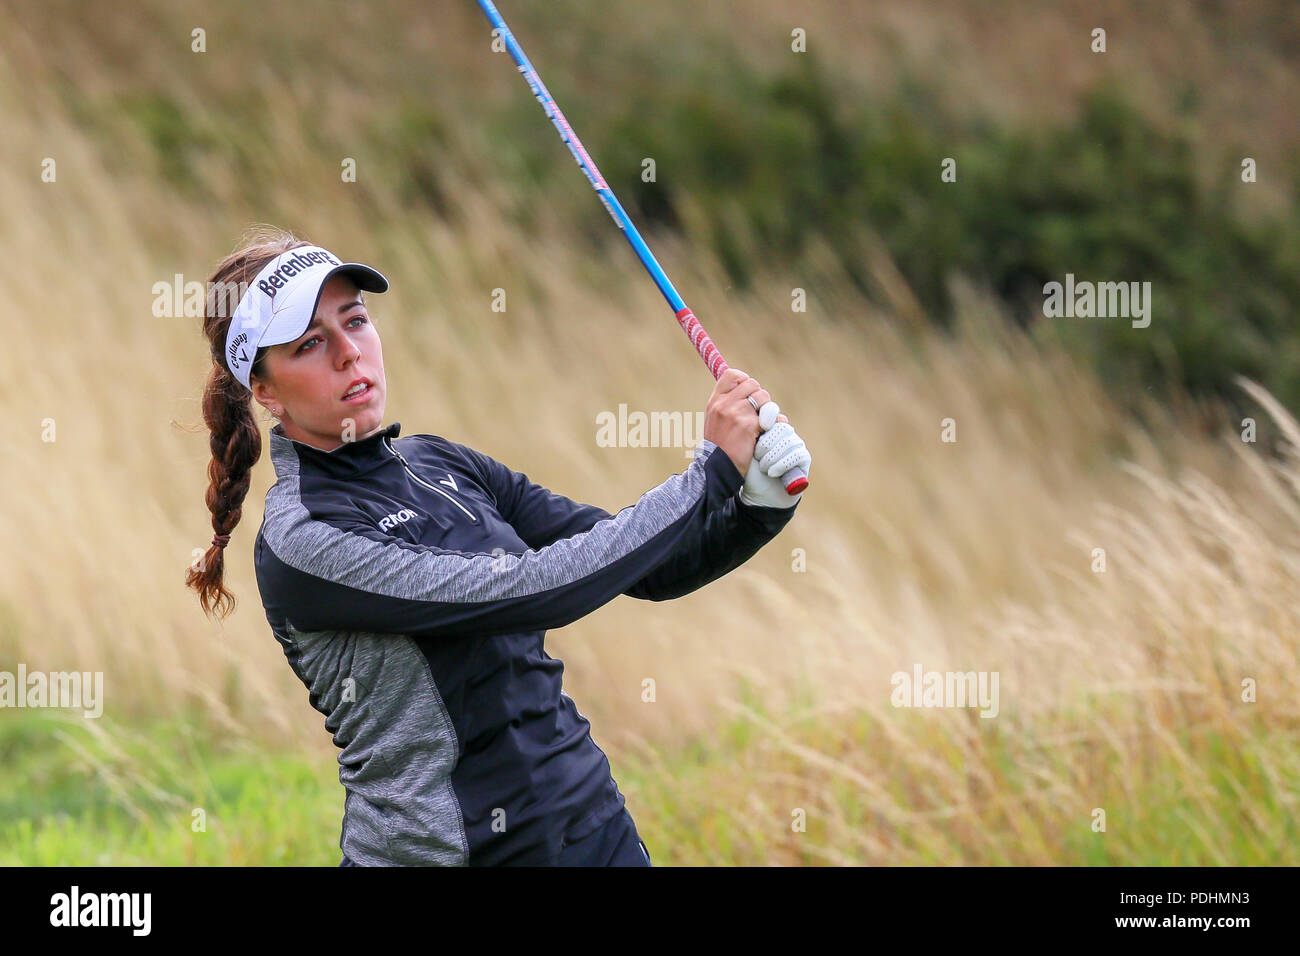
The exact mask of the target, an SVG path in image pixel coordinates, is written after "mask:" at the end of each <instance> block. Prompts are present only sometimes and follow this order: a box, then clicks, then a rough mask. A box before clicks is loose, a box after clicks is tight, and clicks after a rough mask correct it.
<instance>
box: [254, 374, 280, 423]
mask: <svg viewBox="0 0 1300 956" xmlns="http://www.w3.org/2000/svg"><path fill="white" fill-rule="evenodd" d="M248 384H249V385H251V386H252V391H253V398H254V399H255V400H256V401H257V403H258V404H259V405H261V406H262V407H263V408H265V409H266V410H267V411H269V412H270V413H271V414H272V415H274V416H275V417H276V418H279V417H280V416H281V415H283V414H284V409H283V408H281V407H280V403H279V402H278V401H276V398H275V386H274V385H271V384H270V383H268V382H263V381H260V380H259V379H258V378H257V376H256V375H249V377H248Z"/></svg>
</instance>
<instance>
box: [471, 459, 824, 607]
mask: <svg viewBox="0 0 1300 956" xmlns="http://www.w3.org/2000/svg"><path fill="white" fill-rule="evenodd" d="M471 454H472V455H473V456H475V457H476V460H477V461H478V463H479V466H480V468H481V469H482V473H483V474H484V476H485V478H486V480H487V481H488V483H489V484H490V486H491V487H492V488H493V489H494V491H495V494H496V495H497V507H498V510H499V511H500V513H501V516H502V517H503V518H505V519H506V520H507V521H508V522H509V523H510V524H511V525H512V526H513V527H514V529H515V533H516V534H518V535H519V537H520V538H522V539H523V540H524V541H525V542H526V543H527V544H528V546H529V547H532V548H540V547H545V546H546V545H548V544H551V543H552V542H554V541H557V540H561V539H563V538H566V537H569V536H570V535H574V534H579V533H581V532H583V531H586V530H587V529H589V528H591V527H592V526H593V525H594V524H595V523H596V522H598V521H603V520H605V519H606V518H609V517H610V515H609V512H607V511H604V510H603V509H601V508H598V507H596V506H595V505H588V504H582V503H580V502H576V501H573V500H572V499H570V498H566V497H564V496H563V495H558V494H555V493H554V492H552V491H548V490H547V489H546V488H543V487H542V486H541V485H538V484H537V483H536V482H533V481H531V480H530V479H529V478H528V476H527V475H525V474H522V473H520V472H517V471H512V470H511V469H510V468H508V467H506V466H505V465H503V464H501V463H500V462H498V461H496V460H494V459H492V458H490V457H488V456H487V455H484V454H483V453H482V452H475V451H472V450H471ZM701 455H710V456H712V457H716V458H721V459H722V460H723V462H725V470H726V471H727V472H728V477H729V479H730V481H731V483H732V484H734V485H735V486H736V488H737V490H739V487H740V485H741V484H743V483H744V476H742V475H741V474H740V473H739V472H738V471H737V470H736V466H735V464H734V463H733V462H732V461H731V459H730V458H728V457H727V455H726V453H725V452H723V451H722V450H721V449H720V448H718V447H717V446H716V445H715V444H714V443H713V442H710V441H707V440H706V441H702V442H701V443H700V446H699V447H698V448H697V450H696V457H697V458H698V457H700V456H701ZM797 507H798V505H797V504H796V505H793V506H791V507H789V508H764V507H756V506H752V505H747V504H745V503H744V502H743V501H741V500H740V496H739V494H732V495H731V496H730V497H728V498H727V499H726V500H725V501H723V502H722V504H721V506H720V507H718V508H716V509H712V510H710V511H709V513H708V514H707V515H706V516H705V519H704V523H703V526H702V527H701V528H700V529H699V531H698V533H697V534H696V535H694V536H693V537H689V538H685V537H684V538H682V539H681V540H680V542H679V545H678V546H677V547H676V548H674V549H673V551H672V552H671V553H669V554H668V555H667V556H666V557H665V558H664V559H663V561H661V562H660V563H659V565H657V566H656V567H655V568H653V569H652V570H650V571H649V572H648V573H647V574H645V575H644V576H643V577H642V578H641V579H640V580H638V581H637V582H636V583H634V584H633V585H632V586H631V587H629V588H628V589H627V590H625V591H624V592H623V593H624V594H627V595H629V596H630V597H635V598H641V599H643V600H648V601H667V600H671V599H673V598H679V597H682V596H684V595H687V594H690V593H691V592H692V591H696V590H698V589H699V588H702V587H703V586H704V585H706V584H708V583H710V582H712V581H716V580H717V579H718V578H720V577H722V576H723V575H724V574H727V573H728V572H730V571H733V570H735V569H736V568H738V567H740V565H742V564H744V563H745V562H746V561H748V560H749V559H750V558H751V557H753V556H754V555H755V554H756V553H757V552H758V550H759V548H761V547H762V546H763V545H765V544H767V542H769V541H771V540H772V539H773V538H775V537H776V536H777V534H779V533H780V531H781V529H782V528H784V527H785V526H786V525H787V524H789V523H790V520H791V519H792V518H793V517H794V512H795V509H796V508H797Z"/></svg>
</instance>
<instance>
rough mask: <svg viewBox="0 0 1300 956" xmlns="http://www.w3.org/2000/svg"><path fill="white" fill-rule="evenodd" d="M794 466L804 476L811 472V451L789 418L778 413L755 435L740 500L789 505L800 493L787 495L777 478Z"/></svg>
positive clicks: (758, 504) (764, 505)
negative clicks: (756, 440) (769, 426)
mask: <svg viewBox="0 0 1300 956" xmlns="http://www.w3.org/2000/svg"><path fill="white" fill-rule="evenodd" d="M795 466H798V467H800V468H802V469H803V471H804V474H805V475H811V474H812V453H811V452H809V451H808V446H807V445H805V444H804V440H803V439H802V438H800V437H799V434H798V433H797V432H796V431H795V430H794V426H793V425H791V424H790V422H789V420H788V419H787V418H786V417H785V416H784V415H778V416H777V420H776V422H775V423H774V424H773V425H772V427H771V428H769V429H768V430H767V431H765V432H763V434H762V435H760V436H759V438H758V444H757V446H756V447H755V448H754V460H753V461H751V462H750V463H749V470H748V471H747V472H745V483H744V485H742V486H741V489H740V500H741V501H743V502H744V503H745V504H747V505H752V506H754V507H759V508H793V507H794V506H795V505H796V504H798V503H799V499H800V498H802V497H803V492H802V491H800V492H798V493H797V494H793V495H791V494H789V493H788V492H787V491H786V490H785V483H784V482H783V481H782V480H781V477H782V475H784V474H785V473H786V472H787V471H789V470H790V469H791V468H794V467H795Z"/></svg>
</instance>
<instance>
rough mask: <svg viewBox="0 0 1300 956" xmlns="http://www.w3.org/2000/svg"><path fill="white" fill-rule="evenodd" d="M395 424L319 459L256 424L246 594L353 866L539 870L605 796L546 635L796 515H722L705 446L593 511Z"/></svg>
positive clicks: (732, 558) (736, 548)
mask: <svg viewBox="0 0 1300 956" xmlns="http://www.w3.org/2000/svg"><path fill="white" fill-rule="evenodd" d="M400 428H401V426H400V424H398V423H393V424H391V425H389V426H387V427H386V428H383V429H380V430H379V431H378V432H376V433H374V434H372V435H370V436H368V437H367V438H364V439H362V440H360V441H356V442H350V443H346V444H344V445H342V446H340V447H339V448H337V449H335V450H334V451H330V452H326V451H323V450H321V449H318V448H314V447H312V446H310V445H306V444H304V443H302V442H297V441H294V440H292V439H289V438H287V437H285V436H284V434H283V430H282V427H281V426H280V425H276V426H275V427H274V428H273V429H272V430H271V459H272V462H273V465H274V467H275V472H276V475H277V481H276V483H275V484H274V485H273V486H272V487H271V488H270V490H269V491H268V492H267V496H266V510H265V516H264V518H263V521H262V525H261V528H260V529H259V531H258V536H257V542H256V545H255V565H256V571H257V580H258V587H259V590H260V592H261V595H262V601H263V605H264V607H265V609H266V613H267V620H268V622H269V623H270V624H271V627H272V630H273V632H274V633H275V636H276V638H277V639H278V640H279V641H280V643H281V645H282V647H283V648H284V651H285V654H286V656H287V657H288V659H289V662H290V664H291V666H292V667H293V669H294V671H295V673H296V674H297V675H298V676H299V678H300V679H301V680H303V682H304V683H305V684H306V685H307V687H308V690H309V695H310V700H311V703H312V705H313V706H314V707H316V709H317V710H319V711H321V712H322V713H323V714H325V716H326V722H325V723H326V728H327V729H329V730H330V731H331V732H332V733H333V734H334V739H335V743H336V744H337V745H338V746H339V747H340V754H339V764H340V770H339V777H340V780H341V782H342V783H343V784H344V787H345V789H346V790H347V799H346V801H345V812H344V821H343V834H342V839H341V841H340V846H341V847H342V849H343V851H344V853H345V854H346V855H347V856H348V857H349V858H351V859H352V860H354V861H356V862H357V863H361V864H363V865H366V864H369V865H384V864H393V863H407V864H429V863H439V864H450V865H461V864H467V863H469V864H479V863H483V864H497V863H511V862H518V863H525V862H527V863H534V864H538V863H541V864H546V863H548V862H551V861H552V860H553V858H554V857H555V856H557V855H558V852H559V849H560V848H561V847H562V846H563V845H564V843H565V842H571V841H573V840H577V839H580V838H581V836H583V835H585V834H586V833H589V832H591V831H592V830H594V829H595V828H596V827H597V826H599V825H600V823H602V822H604V821H605V820H607V819H609V817H611V816H612V815H613V814H614V813H616V812H618V811H619V810H620V809H621V808H622V806H623V805H624V800H623V795H622V794H621V793H620V792H619V791H618V787H617V785H616V784H615V783H614V781H613V779H612V777H611V775H610V771H609V764H608V761H607V760H606V758H605V755H604V753H603V752H601V751H600V749H599V748H598V747H596V746H595V744H594V742H593V741H592V740H591V738H590V735H589V733H588V730H589V724H588V723H587V721H586V719H585V718H583V717H582V715H581V714H580V713H578V711H577V708H576V706H574V704H573V701H572V699H571V698H569V697H568V695H567V694H565V693H564V692H563V690H562V688H561V680H560V678H561V674H562V671H563V664H562V663H561V662H560V661H557V660H554V659H553V658H551V657H549V655H547V654H546V652H545V650H544V648H543V638H544V632H545V631H546V630H548V629H550V628H554V627H563V626H564V625H566V624H569V623H571V622H573V621H576V620H578V619H579V618H581V617H583V616H584V615H586V614H588V613H590V612H591V611H593V610H595V609H596V608H598V607H601V606H602V605H604V604H606V603H608V602H609V601H611V600H613V599H614V598H615V597H617V596H618V595H619V594H629V595H631V596H634V597H639V598H643V599H647V600H666V599H669V598H672V597H678V596H681V595H683V594H688V593H690V592H691V591H693V590H695V589H697V588H698V587H701V586H703V585H704V584H706V583H708V582H709V581H712V580H715V579H716V578H718V577H720V576H721V575H723V574H725V573H727V572H728V571H730V570H732V569H733V568H734V567H736V566H738V565H739V564H741V563H743V562H744V561H745V560H747V559H748V558H749V557H750V556H751V555H752V554H753V553H754V552H756V551H757V550H758V548H759V547H761V546H762V544H764V543H765V542H766V541H768V540H771V538H772V537H774V536H775V535H776V534H777V533H778V532H779V531H780V529H781V528H782V527H784V526H785V524H787V523H788V522H789V521H790V519H791V518H792V517H793V513H794V511H795V510H796V508H797V506H796V507H794V508H789V509H770V508H756V507H751V506H749V505H746V504H744V503H743V502H741V501H740V499H739V496H738V494H737V493H738V491H739V489H740V487H741V485H742V484H743V480H744V479H743V476H742V475H741V474H740V472H739V471H738V470H737V469H736V467H735V465H734V464H733V463H732V462H731V460H730V459H729V458H728V457H727V455H726V454H725V453H724V452H722V451H721V449H719V448H718V447H717V446H716V445H715V444H714V443H712V442H710V441H707V440H705V441H701V442H700V443H699V445H698V446H697V447H696V450H695V458H694V460H693V461H692V462H691V464H690V465H689V466H688V467H687V468H686V469H685V470H684V471H683V472H681V473H680V474H676V475H673V476H671V477H669V478H668V479H667V480H665V481H664V482H663V483H662V484H660V485H658V486H656V487H655V488H652V489H650V490H649V491H647V492H646V493H645V494H643V495H642V496H641V497H640V499H639V500H638V501H637V503H636V504H635V505H633V506H630V507H627V508H624V509H622V510H621V511H619V512H617V513H616V514H610V513H608V512H606V511H604V510H602V509H600V508H597V507H594V506H592V505H585V504H580V503H578V502H574V501H572V500H570V499H568V498H565V497H563V496H562V495H557V494H554V493H552V492H550V491H548V490H546V489H545V488H542V487H541V486H539V485H537V484H536V483H534V482H532V481H530V480H529V479H528V477H527V476H526V475H524V474H521V473H519V472H514V471H512V470H510V469H509V468H507V467H506V466H504V465H502V464H501V463H499V462H497V461H496V460H494V459H492V458H490V457H489V456H487V455H484V454H483V453H481V452H478V451H475V450H473V449H470V448H468V447H467V446H464V445H461V444H459V443H456V442H452V441H449V440H448V439H445V438H441V437H439V436H435V435H413V436H409V437H407V438H401V439H399V438H398V436H399V434H400Z"/></svg>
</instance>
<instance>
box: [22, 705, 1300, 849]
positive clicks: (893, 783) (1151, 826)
mask: <svg viewBox="0 0 1300 956" xmlns="http://www.w3.org/2000/svg"><path fill="white" fill-rule="evenodd" d="M742 696H746V695H743V694H742ZM746 706H749V707H751V708H752V710H751V713H752V715H753V716H749V715H743V714H742V715H740V716H737V717H736V718H735V719H733V720H731V721H729V722H727V723H726V724H725V726H723V727H721V728H720V730H719V732H718V733H717V734H714V735H711V736H710V737H708V738H698V739H693V740H690V741H687V742H684V743H683V744H682V746H681V747H680V748H678V749H676V750H674V751H672V752H651V753H649V754H646V755H643V756H636V755H631V754H621V755H615V756H613V765H614V776H615V778H616V779H617V780H618V781H619V785H620V787H621V788H622V790H623V791H624V793H625V794H627V797H628V805H629V808H630V809H631V811H632V813H633V816H634V817H635V819H636V821H637V827H638V830H639V831H640V834H641V836H642V838H643V839H644V840H645V841H646V844H647V845H648V846H649V847H650V850H651V856H652V858H653V860H654V862H655V864H656V865H693V866H718V865H723V866H726V865H746V866H763V865H771V864H780V865H826V864H837V863H849V864H876V865H880V864H885V865H892V864H908V865H918V864H919V865H925V864H941V865H951V864H983V865H1025V864H1030V865H1037V864H1064V865H1103V866H1104V865H1121V866H1196V865H1201V866H1204V865H1218V864H1223V863H1227V864H1232V865H1296V864H1297V863H1300V851H1298V850H1297V847H1300V826H1298V825H1297V823H1296V820H1295V810H1296V798H1297V790H1296V782H1297V776H1296V774H1295V771H1296V769H1297V768H1300V742H1298V741H1297V739H1296V737H1295V735H1294V734H1282V733H1272V734H1269V733H1264V732H1258V733H1254V732H1249V731H1241V732H1237V731H1230V732H1229V733H1231V739H1229V737H1228V736H1225V734H1224V733H1222V732H1219V731H1217V730H1215V731H1209V730H1207V731H1204V732H1199V733H1197V732H1191V731H1188V732H1186V733H1181V734H1177V735H1175V737H1174V738H1173V741H1158V740H1153V739H1147V738H1143V739H1142V740H1140V741H1137V742H1135V743H1134V744H1133V747H1132V749H1130V750H1129V751H1128V752H1127V754H1125V753H1120V752H1119V751H1117V750H1116V749H1115V748H1114V747H1112V746H1110V745H1109V744H1107V743H1106V742H1105V741H1104V740H1098V739H1091V740H1089V739H1085V738H1083V737H1081V738H1080V739H1078V740H1077V741H1076V742H1074V743H1070V744H1060V743H1056V744H1052V745H1047V744H1044V743H1043V742H1033V741H1027V740H1025V739H1023V738H1021V737H1020V736H1018V735H1016V734H1014V733H1008V732H1007V731H1008V727H1009V726H1010V725H1002V726H996V727H995V726H993V724H999V723H1000V722H999V721H991V722H988V724H987V725H986V724H983V723H977V724H976V727H977V728H978V731H977V733H978V734H979V735H980V737H981V745H982V746H983V747H984V748H985V753H984V755H983V757H982V766H981V772H987V773H988V774H989V775H990V779H991V781H992V784H993V787H992V790H991V791H990V790H988V789H987V788H984V787H982V786H979V785H972V786H971V787H970V788H969V789H967V788H965V787H959V788H953V787H952V786H951V783H950V782H949V783H945V781H944V779H943V778H942V777H940V776H937V775H936V771H934V770H932V769H927V765H926V764H924V763H920V762H918V761H917V760H916V759H915V756H916V753H917V750H918V749H924V750H925V751H926V752H927V753H928V754H929V755H930V756H931V757H933V758H934V759H935V760H936V761H937V762H938V764H939V765H942V766H944V767H946V768H947V770H949V771H951V770H960V769H961V768H962V766H963V764H962V763H961V761H962V755H961V744H960V742H959V741H958V740H957V739H956V738H954V737H953V736H950V734H949V731H950V730H951V727H952V725H951V724H950V723H949V719H950V718H953V717H956V719H958V720H961V719H965V715H960V714H958V715H952V714H946V715H941V716H939V717H938V718H937V719H933V720H931V718H930V717H929V716H926V717H919V716H918V715H917V714H916V712H912V713H904V712H899V713H889V714H887V715H885V717H884V718H876V717H873V716H867V715H863V716H861V717H859V718H852V719H844V718H840V717H836V718H833V719H826V718H824V717H823V718H816V719H811V720H803V721H801V720H799V719H798V718H797V717H788V718H785V719H778V718H776V717H774V716H773V715H770V714H764V713H763V712H762V709H761V707H758V706H755V702H754V698H752V697H751V698H749V699H748V700H747V701H746ZM881 719H883V720H890V721H900V722H902V723H901V724H900V725H899V727H900V728H901V729H902V730H903V731H904V732H905V733H906V734H908V735H909V736H912V735H917V736H916V741H915V747H913V746H911V745H898V744H895V745H893V746H891V745H889V744H888V743H887V736H886V735H885V734H884V733H883V732H882V731H883V727H882V725H881V724H880V722H879V721H880V720H881ZM918 720H927V721H929V722H928V723H926V724H925V725H919V724H917V723H915V722H916V721H918ZM768 721H771V722H774V723H776V724H779V725H780V727H781V729H782V733H783V734H784V735H785V736H784V737H781V738H780V739H778V737H777V736H774V735H773V734H772V733H771V731H770V730H769V727H768V725H767V723H766V722H768ZM92 723H96V725H95V726H91V725H92ZM196 726H197V725H196V724H193V723H187V722H185V721H172V722H167V723H156V724H154V725H151V726H148V727H135V728H132V727H126V726H122V725H116V726H115V725H112V724H110V723H109V722H107V721H106V720H102V719H101V721H99V722H91V721H86V720H82V719H79V718H68V717H66V716H64V715H60V714H57V713H53V712H48V711H46V712H36V711H31V712H21V711H11V712H9V713H7V714H6V715H5V716H4V719H3V720H2V721H0V758H2V759H3V760H4V765H5V767H6V774H5V777H4V781H5V782H4V785H3V790H0V821H3V822H0V865H5V866H15V865H92V866H97V865H117V866H121V865H126V866H133V865H162V866H242V865H263V866H265V865H292V866H334V865H336V864H337V862H338V858H339V850H338V845H337V844H338V830H339V824H340V815H341V812H342V796H343V793H342V789H341V787H340V785H339V783H338V777H337V770H336V768H335V765H334V763H333V762H332V761H331V760H329V759H328V757H324V758H314V757H307V756H297V755H292V754H284V753H273V752H267V751H265V750H260V749H257V748H254V747H251V746H248V745H244V744H234V745H228V744H225V745H223V744H215V743H213V742H212V740H210V739H207V737H206V736H205V735H204V734H203V733H202V732H201V731H198V730H196V729H195V728H196ZM782 740H784V741H785V743H784V744H783V743H782V742H781V741H782ZM1175 744H1176V746H1177V751H1175V750H1174V745H1175ZM1179 752H1181V754H1182V755H1184V757H1183V759H1180V757H1179ZM1134 753H1136V754H1138V755H1139V756H1138V758H1137V759H1134ZM1261 756H1265V757H1266V760H1267V763H1268V765H1269V766H1270V767H1271V768H1272V769H1273V772H1272V773H1269V772H1266V771H1265V769H1264V767H1263V766H1262V764H1261V761H1260V759H1259V758H1260V757H1261ZM929 766H931V767H933V766H934V765H929ZM1189 768H1190V769H1189ZM1279 771H1281V772H1279ZM868 777H869V778H872V779H874V780H877V781H883V783H884V786H885V789H886V792H887V794H888V801H889V803H890V804H891V805H892V808H891V807H882V806H881V804H880V800H879V799H871V798H869V797H868V795H867V794H866V793H865V792H864V790H863V788H862V787H861V786H860V785H859V783H858V781H859V780H860V779H862V778H868ZM1051 777H1054V778H1056V779H1057V780H1059V781H1060V782H1061V783H1062V785H1063V786H1062V787H1061V788H1059V789H1056V790H1053V789H1051V788H1045V787H1044V786H1043V783H1042V781H1043V780H1044V779H1048V778H1051ZM966 779H967V781H968V782H969V781H970V780H971V779H972V778H970V777H967V778H966ZM954 806H955V807H960V808H961V809H960V811H959V812H957V813H956V814H952V815H947V816H942V815H941V816H938V817H936V818H932V819H929V820H928V821H927V822H918V823H908V822H903V823H900V822H899V820H898V818H897V817H896V816H895V813H896V812H897V811H898V810H901V811H903V812H905V813H907V814H919V815H921V816H920V817H918V819H922V818H923V817H924V815H925V814H927V813H932V812H936V811H943V809H944V808H945V807H947V808H949V809H951V808H952V807H954ZM1094 806H1099V807H1102V808H1104V809H1105V810H1106V814H1107V821H1106V822H1107V827H1106V832H1105V833H1095V832H1093V830H1092V828H1091V825H1090V824H1091V815H1090V814H1091V810H1092V808H1093V807H1094ZM794 808H801V809H802V810H803V811H804V812H805V813H806V814H807V829H806V832H800V833H796V832H794V831H793V830H792V828H791V819H792V817H791V811H792V810H793V809H794ZM200 809H201V810H202V811H203V812H204V814H205V816H206V821H205V823H206V827H205V828H204V829H196V828H195V827H194V826H193V825H192V824H193V821H194V820H195V819H196V816H195V811H196V810H200ZM873 841H874V845H875V849H871V844H872V842H873Z"/></svg>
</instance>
